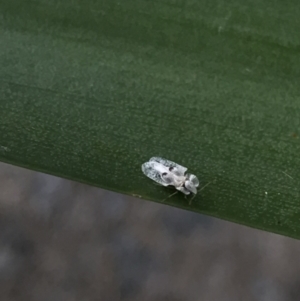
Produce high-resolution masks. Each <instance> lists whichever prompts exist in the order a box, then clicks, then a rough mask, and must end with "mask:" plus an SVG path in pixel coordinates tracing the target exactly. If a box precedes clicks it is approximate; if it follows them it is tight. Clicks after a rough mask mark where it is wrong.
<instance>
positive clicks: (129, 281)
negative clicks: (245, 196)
mask: <svg viewBox="0 0 300 301" xmlns="http://www.w3.org/2000/svg"><path fill="white" fill-rule="evenodd" d="M0 206H1V207H0V296H1V298H0V300H1V301H15V300H16V301H17V300H18V301H19V300H20V301H21V300H22V301H31V300H33V301H73V300H78V301H90V300H116V301H118V300H126V301H127V300H132V301H148V300H149V301H150V300H151V301H152V300H170V301H171V300H172V301H173V300H174V301H179V300H183V301H189V300H201V301H215V300H216V301H219V300H220V301H248V300H249V301H252V300H255V301H256V300H258V301H290V300H292V301H297V300H300V256H299V251H300V241H297V240H293V239H290V238H286V237H283V236H279V235H275V234H269V233H265V232H262V231H259V230H254V229H250V228H247V227H243V226H240V225H236V224H233V223H229V222H225V221H221V220H218V219H214V218H210V217H206V216H203V215H199V214H194V213H190V212H186V211H183V210H180V209H175V208H171V207H168V206H166V205H160V204H155V203H151V202H147V201H143V200H140V199H134V198H130V197H127V196H123V195H120V194H116V193H112V192H109V191H104V190H101V189H98V188H93V187H89V186H87V185H83V184H78V183H75V182H71V181H67V180H64V179H60V178H56V177H53V176H48V175H44V174H41V173H36V172H32V171H28V170H25V169H21V168H18V167H13V166H10V165H7V164H1V163H0Z"/></svg>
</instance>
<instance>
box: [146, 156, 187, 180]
mask: <svg viewBox="0 0 300 301" xmlns="http://www.w3.org/2000/svg"><path fill="white" fill-rule="evenodd" d="M149 162H159V163H161V164H162V165H164V166H166V167H168V168H169V171H170V172H173V173H174V174H175V175H177V176H184V174H185V172H186V171H187V168H186V167H184V166H182V165H179V164H177V163H175V162H173V161H170V160H167V159H163V158H160V157H152V158H151V159H150V160H149Z"/></svg>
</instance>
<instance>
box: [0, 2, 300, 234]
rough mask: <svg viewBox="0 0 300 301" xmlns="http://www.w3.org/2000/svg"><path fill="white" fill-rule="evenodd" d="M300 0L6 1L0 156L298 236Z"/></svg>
mask: <svg viewBox="0 0 300 301" xmlns="http://www.w3.org/2000/svg"><path fill="white" fill-rule="evenodd" d="M299 15H300V2H299V1H290V2H289V3H288V5H287V4H286V3H285V2H284V1H271V2H270V1H267V0H260V1H254V0H252V1H250V0H246V1H237V0H231V1H220V0H218V1H216V0H199V1H196V0H186V1H184V0H163V1H146V0H141V1H137V0H128V1H116V0H102V1H94V0H72V1H71V0H52V1H49V0H47V1H46V0H35V1H29V0H2V1H1V2H0V66H1V68H0V160H2V161H4V162H8V163H12V164H15V165H19V166H23V167H26V168H30V169H34V170H39V171H43V172H46V173H50V174H54V175H58V176H62V177H66V178H69V179H73V180H77V181H80V182H85V183H89V184H91V185H96V186H99V187H103V188H106V189H110V190H114V191H118V192H122V193H126V194H130V195H136V196H139V197H141V198H144V199H149V200H154V201H158V202H160V201H162V200H163V199H165V198H166V197H167V196H168V195H169V194H171V193H173V190H172V189H168V188H165V187H161V186H157V185H155V184H154V182H153V181H151V180H150V179H148V178H147V177H145V176H144V175H143V174H142V172H141V164H142V163H143V162H145V161H147V160H148V159H149V158H150V157H152V156H161V157H164V158H167V159H169V160H172V161H175V162H177V163H179V164H182V165H184V166H187V167H188V168H189V171H190V172H192V173H194V174H196V175H197V176H198V177H199V179H200V180H201V181H202V185H204V184H206V183H209V182H211V181H213V182H212V183H211V184H210V185H209V186H207V187H206V188H205V189H204V190H203V191H201V193H200V194H198V195H197V196H196V198H195V199H194V200H193V203H192V205H191V206H189V202H188V200H186V199H185V198H184V196H183V195H180V194H177V195H176V196H174V197H172V198H169V199H168V200H167V201H166V202H165V203H167V204H171V205H174V206H177V207H181V208H185V209H188V210H193V211H197V212H201V213H205V214H209V215H212V216H216V217H220V218H223V219H227V220H231V221H235V222H238V223H241V224H245V225H248V226H251V227H256V228H260V229H264V230H268V231H272V232H276V233H281V234H284V235H287V236H291V237H295V238H300V208H299V207H300V206H299V205H300V199H299V192H300V188H299V180H300V176H299V164H300V158H299V153H300V139H299V135H300V127H299V126H300V114H299V113H300V110H299V109H300V97H299V95H300V85H299V79H300V55H299V51H300V46H299V42H300V35H299V30H300V23H299Z"/></svg>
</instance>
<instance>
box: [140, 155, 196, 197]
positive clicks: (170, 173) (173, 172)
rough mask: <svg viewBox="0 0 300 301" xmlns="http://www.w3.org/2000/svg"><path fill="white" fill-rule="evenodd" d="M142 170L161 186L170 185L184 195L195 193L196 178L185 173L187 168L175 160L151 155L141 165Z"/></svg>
mask: <svg viewBox="0 0 300 301" xmlns="http://www.w3.org/2000/svg"><path fill="white" fill-rule="evenodd" d="M142 171H143V173H144V174H145V175H146V176H147V177H148V178H150V179H152V180H153V181H155V182H157V183H159V184H161V185H163V186H169V185H172V186H174V187H175V188H176V189H177V190H179V191H181V192H182V193H184V194H185V195H189V194H190V193H192V194H194V195H196V194H197V187H198V186H199V180H198V178H197V177H196V176H195V175H193V174H189V173H186V171H187V168H186V167H184V166H181V165H179V164H177V163H175V162H172V161H169V160H166V159H163V158H160V157H153V158H151V159H150V160H149V161H148V162H146V163H144V164H143V165H142ZM172 195H173V194H172ZM172 195H171V196H172Z"/></svg>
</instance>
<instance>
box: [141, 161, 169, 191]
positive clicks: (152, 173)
mask: <svg viewBox="0 0 300 301" xmlns="http://www.w3.org/2000/svg"><path fill="white" fill-rule="evenodd" d="M142 171H143V173H144V174H145V175H146V176H147V177H148V178H150V179H152V180H153V181H155V182H156V183H159V184H161V185H163V186H169V185H172V182H173V178H172V174H170V172H169V169H168V168H167V167H166V166H164V165H163V164H161V163H159V162H156V161H149V162H146V163H144V164H143V165H142ZM162 174H166V176H167V177H164V179H163V178H162ZM168 175H169V176H168Z"/></svg>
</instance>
